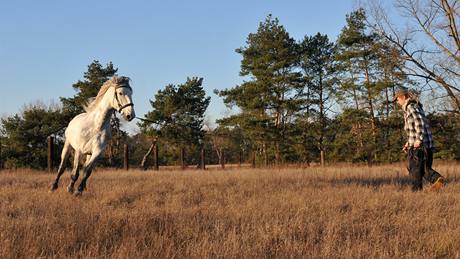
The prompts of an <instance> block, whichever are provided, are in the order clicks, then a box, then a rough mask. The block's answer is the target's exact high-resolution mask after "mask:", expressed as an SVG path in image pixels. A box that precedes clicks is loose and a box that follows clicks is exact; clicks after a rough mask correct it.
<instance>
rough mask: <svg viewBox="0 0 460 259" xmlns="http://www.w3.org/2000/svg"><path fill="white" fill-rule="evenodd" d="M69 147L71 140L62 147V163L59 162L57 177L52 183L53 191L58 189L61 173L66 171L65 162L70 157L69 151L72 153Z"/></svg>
mask: <svg viewBox="0 0 460 259" xmlns="http://www.w3.org/2000/svg"><path fill="white" fill-rule="evenodd" d="M69 147H70V144H69V142H67V141H66V142H65V143H64V147H63V148H62V153H61V163H60V164H59V169H58V173H57V175H56V179H55V180H54V182H53V184H51V191H54V190H56V189H57V188H58V186H59V178H61V175H62V174H63V173H64V170H65V163H66V161H67V159H68V158H69V153H70V150H69Z"/></svg>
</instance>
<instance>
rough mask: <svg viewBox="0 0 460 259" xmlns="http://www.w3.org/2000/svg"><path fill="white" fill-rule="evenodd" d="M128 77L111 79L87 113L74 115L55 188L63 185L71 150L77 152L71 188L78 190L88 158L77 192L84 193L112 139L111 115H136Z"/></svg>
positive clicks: (88, 107) (67, 130) (87, 108)
mask: <svg viewBox="0 0 460 259" xmlns="http://www.w3.org/2000/svg"><path fill="white" fill-rule="evenodd" d="M129 80H130V79H129V78H128V77H124V76H121V77H117V76H114V77H113V78H112V79H109V80H107V81H106V82H105V83H104V84H103V85H102V87H101V89H100V90H99V93H98V94H97V96H96V98H95V99H94V100H93V101H92V102H91V103H90V104H89V105H88V106H86V107H85V111H86V112H85V113H81V114H79V115H77V116H75V118H73V119H72V120H71V121H70V123H69V125H68V126H67V129H66V130H65V143H64V148H63V149H62V154H61V163H60V164H59V169H58V173H57V176H56V179H55V180H54V182H53V183H52V185H51V191H54V190H56V189H57V188H58V186H59V178H60V177H61V175H62V174H63V173H64V170H65V163H66V160H67V159H68V157H69V153H70V149H73V150H74V151H75V152H74V153H75V156H74V160H73V170H72V175H71V177H70V179H71V182H70V184H69V186H68V187H67V191H68V192H70V193H73V192H74V185H75V182H76V181H77V180H78V176H79V169H80V161H82V160H83V158H86V160H85V162H84V166H83V172H84V176H83V179H82V180H81V183H80V185H79V186H78V190H77V191H76V192H75V195H81V194H82V192H83V190H85V189H86V181H87V180H88V178H89V177H90V175H91V172H92V170H93V168H94V166H95V162H96V160H97V159H98V158H99V157H100V156H101V154H102V152H103V151H104V149H105V146H106V145H107V143H108V142H109V141H110V139H111V138H112V132H111V127H110V118H111V117H112V115H113V113H114V112H115V111H118V112H119V113H121V114H122V115H123V117H124V118H125V119H126V120H128V121H131V120H133V119H134V118H135V117H136V115H135V113H134V108H133V106H134V104H133V102H132V99H131V95H132V93H133V90H132V88H131V86H130V85H129Z"/></svg>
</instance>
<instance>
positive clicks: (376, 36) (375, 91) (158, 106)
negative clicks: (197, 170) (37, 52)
mask: <svg viewBox="0 0 460 259" xmlns="http://www.w3.org/2000/svg"><path fill="white" fill-rule="evenodd" d="M403 2H404V1H403ZM408 3H409V2H408ZM373 10H375V9H373ZM446 13H447V12H446ZM446 13H442V12H438V15H443V14H444V15H445V14H446ZM369 20H370V19H369V18H368V17H367V15H366V12H365V10H364V9H358V10H356V11H354V12H352V13H350V14H348V15H347V16H346V25H345V26H344V27H343V29H342V31H341V33H340V35H339V37H338V39H337V40H336V41H335V42H333V41H331V40H330V39H329V38H328V36H326V35H323V34H321V33H317V34H316V35H311V36H309V35H306V36H305V37H303V38H302V39H300V40H298V39H297V40H296V39H294V38H292V37H291V36H290V35H289V33H288V32H287V30H286V29H285V28H284V27H283V26H282V25H281V24H280V22H279V20H278V19H277V18H274V17H272V16H271V15H269V16H267V18H266V19H265V20H264V21H263V22H261V23H260V25H259V28H258V30H257V31H256V32H254V33H251V34H249V35H248V37H247V41H246V44H245V45H244V46H243V47H240V48H238V49H236V53H238V54H239V55H241V57H242V60H241V71H240V76H242V77H243V79H244V80H243V83H242V84H240V85H236V86H235V87H232V88H227V89H220V90H217V89H216V90H215V93H216V94H217V95H219V96H220V97H222V98H223V100H224V103H225V104H226V105H227V106H228V107H231V108H235V109H236V111H237V113H235V115H232V116H228V117H225V118H222V119H219V120H217V122H216V123H217V125H218V126H217V127H216V128H210V127H209V125H205V124H206V123H205V115H204V114H205V111H206V110H207V108H208V105H209V102H210V97H209V96H207V95H206V92H205V91H204V89H203V86H202V84H203V78H196V77H193V78H187V80H186V81H185V82H184V83H183V84H180V85H167V86H165V87H164V88H163V89H161V90H160V91H158V92H157V93H155V94H154V97H153V99H152V100H151V101H150V103H151V107H152V109H151V111H149V112H148V113H147V114H145V116H144V117H145V119H146V120H144V121H140V122H139V123H138V126H139V128H140V133H138V134H136V135H134V136H130V135H128V134H127V133H126V132H124V131H122V130H121V129H120V121H119V120H118V119H117V117H116V116H113V117H112V129H113V132H114V133H113V136H114V137H113V139H112V141H111V143H110V144H109V146H108V148H107V150H106V154H105V156H104V158H103V159H102V165H103V166H112V167H116V166H121V165H122V162H121V159H122V155H123V154H122V151H123V150H122V147H123V144H125V143H127V144H128V145H129V146H130V147H131V160H132V161H131V164H139V165H140V164H141V163H143V164H142V166H144V167H147V166H148V163H149V159H148V158H149V156H148V154H149V153H148V151H151V150H152V147H153V146H154V145H157V146H158V147H159V152H160V153H159V159H160V165H174V164H178V163H179V157H180V154H181V150H185V153H186V154H187V155H186V159H187V164H189V165H198V164H199V161H200V152H201V150H203V149H204V151H205V153H206V160H207V163H212V164H217V163H220V162H222V160H225V162H227V163H239V162H249V161H252V160H253V159H255V161H256V163H257V164H258V165H264V166H270V165H282V164H286V163H289V164H290V163H302V164H311V163H317V164H328V163H329V164H330V163H336V162H356V163H368V164H373V163H386V162H395V161H400V160H402V159H404V156H405V155H404V154H403V153H402V152H401V148H402V146H403V144H404V142H405V135H404V131H403V124H404V118H403V113H402V111H401V110H400V109H399V108H398V107H396V105H395V104H394V103H392V102H391V100H392V97H393V95H394V93H395V89H396V88H397V87H398V86H406V87H409V88H411V89H412V90H413V91H414V92H418V93H419V94H421V96H422V97H423V99H422V102H423V103H425V106H426V107H427V108H426V110H428V111H429V119H430V122H431V126H432V129H433V133H434V138H435V144H436V147H437V152H436V153H435V157H436V158H440V159H460V133H459V132H460V125H459V111H460V109H459V108H458V107H457V106H456V98H458V96H459V92H458V91H456V88H455V86H454V85H453V84H452V83H451V82H454V81H455V79H456V78H455V76H456V75H457V74H456V73H455V71H456V69H457V68H458V65H457V66H451V67H449V70H450V71H451V73H450V75H447V74H446V73H442V74H439V75H438V74H430V71H426V70H423V67H420V66H423V65H426V64H428V63H427V62H421V63H419V64H420V66H419V67H415V68H414V64H415V63H414V61H417V59H415V58H417V57H418V56H416V55H417V52H416V51H414V52H408V50H407V44H405V45H398V44H397V42H396V41H395V38H394V37H392V36H391V35H390V34H389V33H386V31H385V30H384V27H383V26H379V24H378V23H369ZM378 21H379V22H383V21H385V20H382V19H381V20H378ZM369 24H372V25H371V26H370V25H369ZM375 24H377V25H375ZM442 42H445V41H442ZM459 47H460V46H459ZM405 48H406V49H405ZM421 51H422V52H423V51H425V50H423V49H422V50H421ZM426 51H429V50H428V49H426ZM408 55H409V56H410V55H412V57H413V58H414V59H413V60H411V59H410V58H408ZM450 58H451V59H455V57H452V56H451V57H450ZM454 61H455V60H454ZM446 64H447V63H446ZM454 65H455V64H454ZM417 68H418V69H419V70H417ZM435 72H436V73H438V72H439V71H435ZM116 73H117V68H115V67H114V66H113V64H112V63H109V64H107V65H106V66H105V67H104V66H102V65H101V64H100V63H99V62H98V61H94V62H93V63H92V64H90V65H89V66H88V71H87V72H85V74H84V80H83V81H78V82H76V83H75V84H74V85H73V88H74V89H75V90H76V94H75V95H74V96H73V97H70V98H61V99H60V100H61V104H60V105H55V106H52V107H48V106H46V105H43V104H35V105H30V106H27V107H25V108H24V110H23V111H22V112H21V113H19V114H16V115H13V116H10V117H7V118H3V119H2V120H1V128H0V130H1V134H0V141H1V144H0V147H1V150H0V157H1V161H0V166H2V167H7V168H14V167H33V168H43V167H45V166H46V149H45V146H46V138H47V137H48V136H49V135H55V136H56V139H57V144H58V145H62V137H63V132H64V130H65V127H66V125H67V124H68V122H69V121H70V119H71V118H73V117H74V116H75V115H76V114H78V113H81V112H83V109H82V106H83V105H84V104H85V103H86V102H87V100H88V98H90V97H92V96H95V95H96V94H97V92H98V90H99V89H100V87H101V85H102V84H103V82H104V81H105V80H107V79H109V78H110V77H112V76H113V75H115V74H116ZM424 73H428V76H426V74H424ZM441 75H442V76H441ZM430 76H431V77H432V78H430ZM420 78H423V80H420ZM446 84H447V85H446ZM427 86H428V87H430V89H431V90H432V91H429V92H425V94H423V93H424V90H425V89H426V88H427ZM437 86H439V87H441V88H440V89H435V88H436V87H437ZM449 87H452V88H449ZM452 91H453V94H452ZM443 93H447V94H446V97H445V98H437V99H436V101H434V99H433V98H430V95H431V96H434V95H435V94H436V95H437V94H440V95H442V94H443ZM435 106H438V108H439V107H441V106H442V110H445V111H444V112H440V111H439V110H440V109H433V107H435ZM57 150H58V151H59V148H58V149H57ZM57 157H58V156H57ZM100 165H101V163H100Z"/></svg>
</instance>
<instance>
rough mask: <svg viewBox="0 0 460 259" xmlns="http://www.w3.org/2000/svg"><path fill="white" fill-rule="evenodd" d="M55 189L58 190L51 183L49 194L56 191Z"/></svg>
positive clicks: (55, 185)
mask: <svg viewBox="0 0 460 259" xmlns="http://www.w3.org/2000/svg"><path fill="white" fill-rule="evenodd" d="M57 188H58V185H57V184H55V183H53V184H52V185H51V188H50V190H49V192H54V191H56V190H57Z"/></svg>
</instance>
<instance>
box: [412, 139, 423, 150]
mask: <svg viewBox="0 0 460 259" xmlns="http://www.w3.org/2000/svg"><path fill="white" fill-rule="evenodd" d="M421 145H422V142H421V141H420V140H417V141H415V143H414V148H415V149H417V148H419V147H420V146H421Z"/></svg>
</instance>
